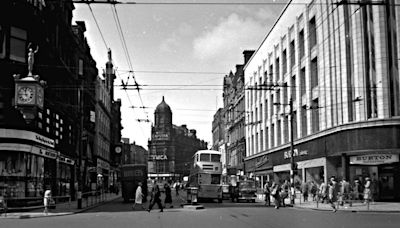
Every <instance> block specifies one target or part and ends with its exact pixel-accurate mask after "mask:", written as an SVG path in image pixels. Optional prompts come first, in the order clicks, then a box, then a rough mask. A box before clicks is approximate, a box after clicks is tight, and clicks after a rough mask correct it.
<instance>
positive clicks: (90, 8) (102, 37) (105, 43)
mask: <svg viewBox="0 0 400 228" xmlns="http://www.w3.org/2000/svg"><path fill="white" fill-rule="evenodd" d="M88 6H89V10H90V13H92V16H93V20H94V22H95V23H96V26H97V29H98V30H99V33H100V36H101V39H102V40H103V43H104V46H106V49H107V50H108V48H109V46H108V45H107V42H106V40H105V39H104V35H103V33H102V32H101V29H100V26H99V23H98V22H97V19H96V17H95V16H94V12H93V10H92V7H91V6H90V4H88Z"/></svg>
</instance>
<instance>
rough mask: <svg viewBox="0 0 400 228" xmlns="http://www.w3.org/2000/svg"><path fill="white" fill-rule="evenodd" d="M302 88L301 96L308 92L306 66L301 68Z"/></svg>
mask: <svg viewBox="0 0 400 228" xmlns="http://www.w3.org/2000/svg"><path fill="white" fill-rule="evenodd" d="M300 89H301V95H300V96H301V97H303V96H304V94H306V68H302V69H301V70H300Z"/></svg>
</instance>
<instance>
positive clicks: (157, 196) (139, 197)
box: [132, 182, 179, 212]
mask: <svg viewBox="0 0 400 228" xmlns="http://www.w3.org/2000/svg"><path fill="white" fill-rule="evenodd" d="M164 191H165V198H164V206H163V205H162V200H161V190H160V187H159V186H158V184H157V183H154V185H153V187H152V190H151V192H150V203H149V207H148V208H147V209H146V208H145V207H144V206H143V198H144V197H145V195H144V194H143V190H142V183H141V182H139V183H138V187H137V188H136V192H135V203H134V204H133V206H132V209H133V210H135V209H136V205H140V206H141V208H142V209H143V210H147V211H148V212H150V211H151V210H152V209H153V207H154V205H156V204H157V206H158V208H159V209H160V212H163V211H164V208H166V207H167V205H169V208H173V205H172V195H171V192H172V191H171V187H170V186H169V184H168V183H165V184H164ZM176 194H177V195H179V190H177V193H176Z"/></svg>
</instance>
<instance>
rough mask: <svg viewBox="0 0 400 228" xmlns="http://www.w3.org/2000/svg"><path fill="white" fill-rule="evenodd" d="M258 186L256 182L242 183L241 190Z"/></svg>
mask: <svg viewBox="0 0 400 228" xmlns="http://www.w3.org/2000/svg"><path fill="white" fill-rule="evenodd" d="M255 187H256V184H255V183H254V182H242V183H240V185H239V188H255Z"/></svg>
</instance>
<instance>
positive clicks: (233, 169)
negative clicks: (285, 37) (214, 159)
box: [223, 51, 254, 175]
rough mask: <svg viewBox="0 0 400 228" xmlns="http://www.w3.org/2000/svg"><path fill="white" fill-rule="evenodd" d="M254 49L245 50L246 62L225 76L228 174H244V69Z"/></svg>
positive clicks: (224, 97) (224, 95)
mask: <svg viewBox="0 0 400 228" xmlns="http://www.w3.org/2000/svg"><path fill="white" fill-rule="evenodd" d="M253 53H254V51H244V52H243V55H244V64H238V65H236V71H235V73H232V72H230V73H229V75H227V76H225V78H224V93H223V99H224V108H223V110H225V113H224V116H225V117H224V120H225V124H224V127H225V132H226V145H227V147H226V158H227V174H228V175H241V174H243V171H244V170H243V167H244V166H243V164H244V157H245V156H246V138H245V106H244V103H245V102H244V71H243V67H244V65H245V64H246V63H247V62H248V60H249V59H250V57H251V55H252V54H253Z"/></svg>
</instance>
